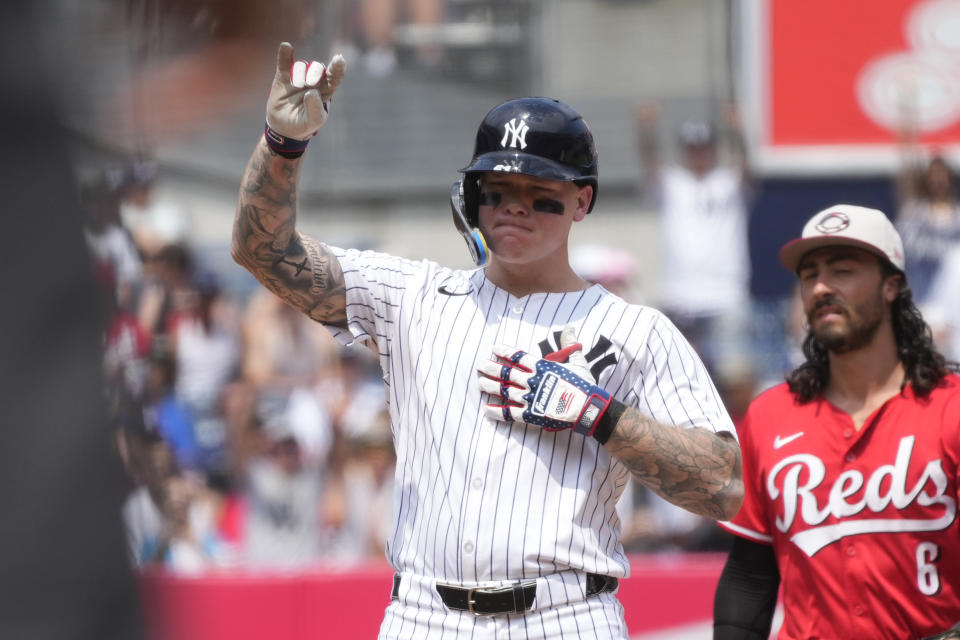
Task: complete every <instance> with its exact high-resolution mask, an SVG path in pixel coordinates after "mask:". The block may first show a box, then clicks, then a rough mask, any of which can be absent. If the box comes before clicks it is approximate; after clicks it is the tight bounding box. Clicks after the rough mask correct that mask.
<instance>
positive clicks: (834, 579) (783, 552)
mask: <svg viewBox="0 0 960 640" xmlns="http://www.w3.org/2000/svg"><path fill="white" fill-rule="evenodd" d="M780 260H781V261H782V262H783V264H784V265H785V266H786V267H787V268H788V269H790V270H791V271H793V272H795V273H796V274H797V276H798V278H799V280H800V295H801V298H802V302H803V307H804V310H805V312H806V315H807V322H808V325H809V332H808V334H807V337H806V341H805V342H804V347H803V350H804V354H805V355H806V357H807V361H806V362H805V363H804V364H803V365H801V366H800V367H799V368H798V369H797V370H795V371H794V372H793V373H792V374H791V375H790V376H789V377H788V378H787V383H786V384H782V385H780V386H777V387H774V388H773V389H770V390H768V391H767V392H765V393H763V394H761V395H760V396H759V397H758V398H757V399H756V400H754V402H753V404H752V405H751V407H750V409H749V411H748V413H747V416H746V419H745V421H744V423H743V425H742V426H741V428H740V437H741V445H742V447H743V468H744V482H745V485H746V499H745V502H744V506H743V508H742V509H741V511H740V512H739V513H738V514H737V516H736V517H735V518H733V519H732V520H730V521H728V522H724V523H722V526H724V527H725V528H727V529H728V530H729V531H731V532H733V533H734V534H736V535H737V536H740V538H739V539H737V540H736V542H735V543H734V546H733V548H732V550H731V552H730V556H729V559H728V562H727V565H726V567H725V569H724V572H723V575H722V577H721V579H720V582H719V584H718V586H717V593H716V602H715V627H714V628H715V632H714V638H717V639H726V638H764V639H765V638H767V636H768V634H769V632H770V626H771V624H770V621H771V618H772V616H773V611H774V605H775V604H776V601H777V588H778V585H779V586H782V588H783V609H784V614H785V617H784V622H783V626H782V629H781V631H780V634H779V638H781V639H791V640H792V639H800V638H889V639H891V640H893V639H898V640H902V639H905V638H921V637H927V636H934V634H941V633H943V634H944V635H942V636H941V635H936V636H934V637H943V638H946V637H951V638H955V637H960V631H956V630H953V631H949V630H948V628H950V627H951V626H952V625H954V624H956V623H957V622H958V621H960V582H958V577H960V525H958V521H957V500H958V461H960V378H958V376H957V375H956V374H955V373H951V371H955V370H956V367H955V365H950V364H948V363H946V362H945V361H944V358H943V357H942V356H941V355H940V354H939V353H937V352H936V351H935V350H934V348H933V346H932V344H931V340H930V334H929V330H928V329H927V326H926V324H925V323H924V321H923V319H922V318H921V316H920V313H919V312H918V311H917V309H916V307H915V306H914V304H913V302H912V298H911V293H910V289H909V288H908V287H907V283H906V276H905V275H904V272H903V269H904V254H903V245H902V243H901V241H900V236H899V235H898V234H897V232H896V230H895V229H894V227H893V225H892V224H891V223H890V221H889V220H888V219H887V217H886V215H885V214H883V213H882V212H881V211H878V210H876V209H867V208H863V207H857V206H850V205H836V206H833V207H830V208H828V209H826V210H824V211H821V212H819V213H817V214H816V215H814V216H813V217H812V218H811V219H810V221H809V222H808V223H807V224H806V226H805V227H804V229H803V234H802V237H801V238H799V239H797V240H794V241H792V242H790V243H788V244H787V245H785V246H784V247H783V248H782V249H781V251H780Z"/></svg>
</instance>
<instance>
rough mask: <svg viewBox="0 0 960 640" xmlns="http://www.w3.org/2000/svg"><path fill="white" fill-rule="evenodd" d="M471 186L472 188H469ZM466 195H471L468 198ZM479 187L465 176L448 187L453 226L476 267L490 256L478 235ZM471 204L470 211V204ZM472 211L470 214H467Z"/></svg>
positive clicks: (469, 177)
mask: <svg viewBox="0 0 960 640" xmlns="http://www.w3.org/2000/svg"><path fill="white" fill-rule="evenodd" d="M470 185H472V186H470ZM467 194H472V195H471V196H468V195H467ZM479 194H480V187H479V184H478V181H477V180H476V179H475V178H473V177H471V176H469V175H467V177H466V178H464V180H463V181H460V180H457V181H456V182H454V183H453V186H451V187H450V210H451V212H452V213H453V224H454V225H455V226H456V227H457V231H459V232H460V235H461V236H463V239H464V241H466V243H467V249H468V250H469V251H470V257H472V258H473V262H474V264H476V265H477V266H478V267H480V266H483V264H484V263H486V261H487V257H488V256H489V255H490V249H489V248H488V247H487V241H486V240H485V239H484V237H483V234H482V233H480V229H479V228H478V227H479V215H478V200H479ZM469 203H472V209H471V204H469ZM471 210H472V214H471V213H469V212H470V211H471Z"/></svg>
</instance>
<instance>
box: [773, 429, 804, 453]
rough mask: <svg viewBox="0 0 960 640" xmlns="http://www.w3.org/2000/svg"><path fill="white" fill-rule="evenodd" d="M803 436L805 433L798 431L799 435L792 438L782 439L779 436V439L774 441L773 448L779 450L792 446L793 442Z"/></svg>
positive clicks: (796, 434) (776, 438)
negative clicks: (784, 446) (786, 445)
mask: <svg viewBox="0 0 960 640" xmlns="http://www.w3.org/2000/svg"><path fill="white" fill-rule="evenodd" d="M802 435H803V431H798V432H797V433H795V434H793V435H791V436H787V437H786V438H781V437H780V436H779V435H777V437H775V438H774V439H773V448H774V449H779V448H780V447H782V446H783V445H785V444H790V443H791V442H793V441H794V440H796V439H797V438H799V437H800V436H802Z"/></svg>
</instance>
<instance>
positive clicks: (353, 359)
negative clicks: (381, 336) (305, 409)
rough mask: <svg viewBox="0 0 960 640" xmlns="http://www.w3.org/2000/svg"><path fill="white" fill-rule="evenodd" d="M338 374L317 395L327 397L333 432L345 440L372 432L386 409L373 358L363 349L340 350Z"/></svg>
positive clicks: (376, 364)
mask: <svg viewBox="0 0 960 640" xmlns="http://www.w3.org/2000/svg"><path fill="white" fill-rule="evenodd" d="M340 360H341V364H340V367H341V371H340V376H339V378H338V379H335V380H331V381H329V384H326V385H324V386H323V387H322V389H321V392H322V393H323V395H324V397H326V398H327V401H328V402H329V404H330V406H331V408H332V415H333V420H334V424H335V425H336V428H337V431H338V432H339V433H341V434H342V435H343V436H344V437H345V438H348V439H349V438H351V437H352V436H353V435H354V434H363V433H367V432H369V431H370V430H371V429H373V428H374V427H373V425H374V424H375V423H376V422H377V421H378V420H380V417H381V413H382V412H383V411H384V409H385V408H386V404H387V393H386V389H385V388H384V386H383V378H382V377H381V375H380V369H379V367H380V365H379V363H378V362H377V359H376V355H375V354H374V353H373V351H371V350H370V349H369V348H367V347H363V346H350V347H341V348H340Z"/></svg>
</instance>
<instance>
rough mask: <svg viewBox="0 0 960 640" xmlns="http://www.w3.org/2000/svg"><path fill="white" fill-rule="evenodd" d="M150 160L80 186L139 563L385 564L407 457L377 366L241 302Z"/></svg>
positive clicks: (128, 518)
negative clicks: (395, 440)
mask: <svg viewBox="0 0 960 640" xmlns="http://www.w3.org/2000/svg"><path fill="white" fill-rule="evenodd" d="M154 178H155V170H154V169H153V168H152V167H151V166H150V165H149V164H146V163H136V164H134V165H133V166H131V167H129V168H127V169H123V170H118V171H114V170H109V171H104V172H102V173H100V174H98V175H97V176H96V177H95V178H93V179H90V180H88V181H87V182H86V183H85V184H84V185H83V187H82V202H83V204H84V211H85V215H86V216H87V217H86V221H85V232H86V238H87V244H88V246H89V248H90V253H91V257H92V259H93V263H94V270H95V273H96V275H97V277H98V280H99V282H100V283H101V285H102V286H101V290H102V297H103V302H104V312H105V316H106V320H107V323H106V330H105V334H104V375H105V381H106V393H107V397H108V400H109V406H110V408H111V416H112V420H113V421H114V425H115V431H114V433H115V446H116V449H117V452H118V454H119V455H120V456H121V458H122V460H123V462H124V465H125V468H126V470H127V475H128V477H129V481H130V487H129V498H128V500H127V502H126V505H125V507H124V513H123V518H124V523H125V526H126V531H127V538H128V543H129V554H130V559H131V561H132V563H133V564H134V565H135V566H137V567H152V566H162V567H165V568H168V569H171V570H174V571H177V572H187V573H196V572H203V571H209V570H211V569H230V568H245V569H275V570H276V569H293V568H298V569H303V568H309V567H311V566H314V565H317V564H324V563H326V564H329V563H338V564H343V563H356V562H369V561H378V560H379V561H382V560H383V548H384V543H385V541H386V535H387V532H386V530H385V528H386V527H387V526H388V523H389V517H390V509H391V487H390V485H391V481H392V477H393V473H392V471H393V467H392V465H393V449H392V442H391V435H390V427H389V419H388V416H387V411H386V396H385V392H384V387H383V384H382V382H381V381H380V377H379V369H378V365H377V360H376V357H375V355H374V354H373V353H372V352H371V351H370V350H369V349H366V348H364V347H360V346H358V347H350V348H345V347H340V346H339V345H338V344H337V343H336V342H335V341H334V340H333V339H332V337H331V336H330V335H329V333H328V332H327V331H326V329H324V328H323V327H322V326H320V325H319V324H316V323H314V322H312V321H311V320H309V319H308V318H307V317H305V316H303V315H302V314H299V313H297V312H295V311H294V310H293V309H291V308H290V307H288V306H287V305H286V304H284V303H283V302H281V301H280V300H279V299H278V298H276V297H274V296H273V295H272V294H270V293H268V292H267V291H266V290H265V289H262V288H257V289H256V290H255V291H254V292H253V293H252V294H251V295H250V296H249V297H244V298H243V299H238V297H237V296H235V295H232V294H230V293H228V292H227V291H225V288H224V287H223V286H222V280H223V275H222V274H220V273H218V272H216V271H215V270H214V269H212V268H210V267H209V265H206V264H204V263H203V261H202V259H201V256H202V253H201V252H199V251H197V250H196V248H194V247H192V246H191V244H190V234H189V226H190V225H189V222H190V216H189V213H188V212H186V211H184V210H182V209H178V208H177V207H176V206H175V205H173V204H172V203H170V202H166V201H159V200H157V199H156V198H155V197H154V194H153V189H152V186H153V181H154Z"/></svg>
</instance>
